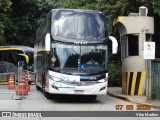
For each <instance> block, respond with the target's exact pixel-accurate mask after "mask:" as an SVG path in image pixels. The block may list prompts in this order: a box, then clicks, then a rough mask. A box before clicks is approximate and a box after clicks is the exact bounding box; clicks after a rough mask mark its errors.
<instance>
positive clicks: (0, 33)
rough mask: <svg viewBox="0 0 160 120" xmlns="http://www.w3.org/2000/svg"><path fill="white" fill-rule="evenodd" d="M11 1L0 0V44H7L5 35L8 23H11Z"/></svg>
mask: <svg viewBox="0 0 160 120" xmlns="http://www.w3.org/2000/svg"><path fill="white" fill-rule="evenodd" d="M11 5H12V3H11V1H10V0H0V11H1V12H0V45H5V43H6V38H5V35H4V32H5V29H6V27H7V24H9V23H10V19H9V13H10V12H11V8H10V7H11Z"/></svg>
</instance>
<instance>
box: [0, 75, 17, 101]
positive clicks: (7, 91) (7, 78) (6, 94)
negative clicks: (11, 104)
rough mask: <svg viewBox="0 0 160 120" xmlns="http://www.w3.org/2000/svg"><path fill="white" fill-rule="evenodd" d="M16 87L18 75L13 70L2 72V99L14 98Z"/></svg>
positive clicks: (0, 79) (0, 85)
mask: <svg viewBox="0 0 160 120" xmlns="http://www.w3.org/2000/svg"><path fill="white" fill-rule="evenodd" d="M15 89H16V75H15V74H14V73H13V72H10V73H0V99H13V95H14V93H15Z"/></svg>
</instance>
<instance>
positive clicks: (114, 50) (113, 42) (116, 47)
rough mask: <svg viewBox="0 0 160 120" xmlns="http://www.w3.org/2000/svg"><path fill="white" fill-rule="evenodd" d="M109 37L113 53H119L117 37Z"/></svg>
mask: <svg viewBox="0 0 160 120" xmlns="http://www.w3.org/2000/svg"><path fill="white" fill-rule="evenodd" d="M109 39H110V40H111V41H112V54H117V50H118V42H117V40H116V38H115V37H113V36H109Z"/></svg>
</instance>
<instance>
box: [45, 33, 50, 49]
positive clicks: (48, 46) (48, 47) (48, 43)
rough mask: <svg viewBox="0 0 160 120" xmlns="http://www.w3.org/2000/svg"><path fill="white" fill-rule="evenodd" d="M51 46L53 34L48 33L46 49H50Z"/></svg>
mask: <svg viewBox="0 0 160 120" xmlns="http://www.w3.org/2000/svg"><path fill="white" fill-rule="evenodd" d="M50 47H51V36H50V34H49V33H47V34H46V37H45V50H46V51H50Z"/></svg>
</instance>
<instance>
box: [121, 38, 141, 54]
mask: <svg viewBox="0 0 160 120" xmlns="http://www.w3.org/2000/svg"><path fill="white" fill-rule="evenodd" d="M138 39H139V36H138V35H125V36H123V37H122V38H121V40H122V41H121V44H122V57H127V56H138V55H139V45H138V44H139V40H138Z"/></svg>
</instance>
